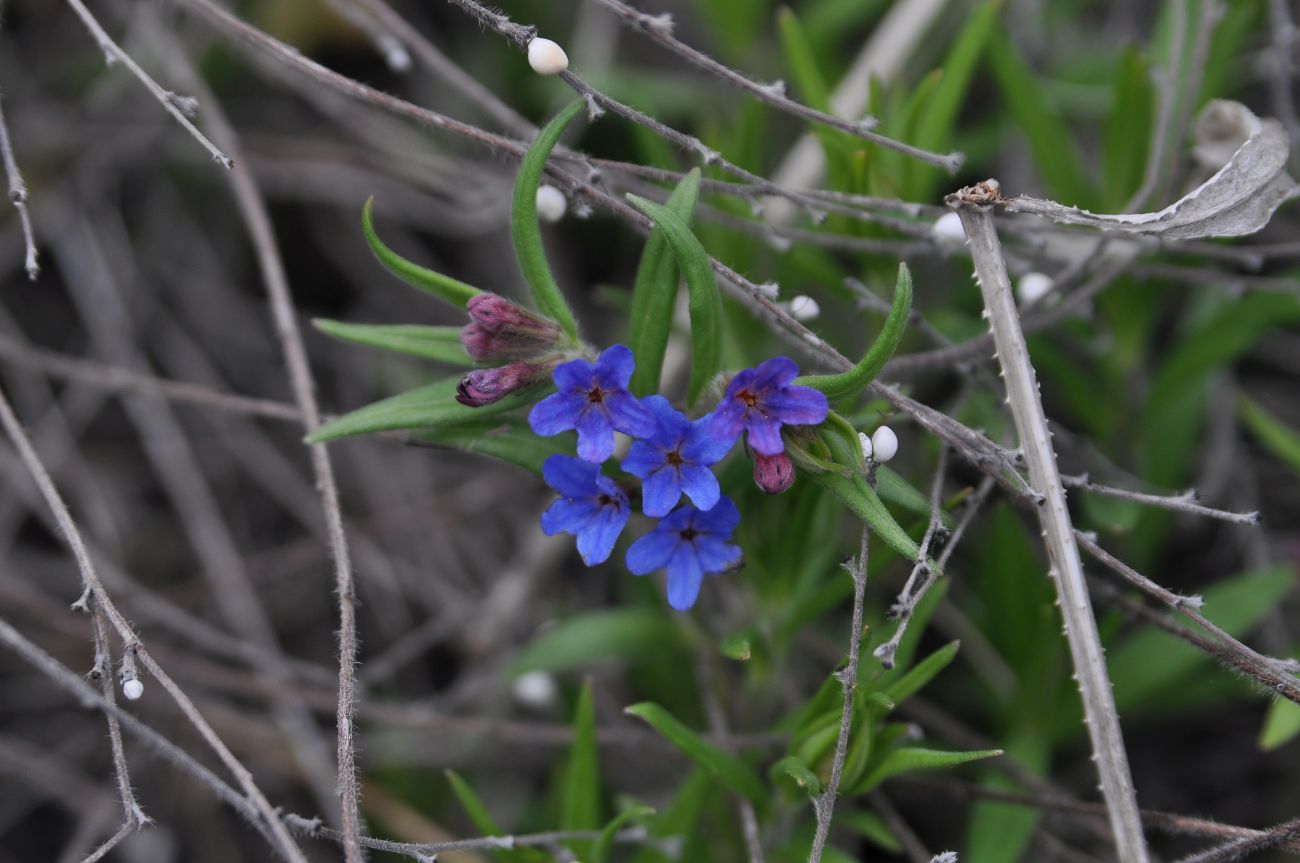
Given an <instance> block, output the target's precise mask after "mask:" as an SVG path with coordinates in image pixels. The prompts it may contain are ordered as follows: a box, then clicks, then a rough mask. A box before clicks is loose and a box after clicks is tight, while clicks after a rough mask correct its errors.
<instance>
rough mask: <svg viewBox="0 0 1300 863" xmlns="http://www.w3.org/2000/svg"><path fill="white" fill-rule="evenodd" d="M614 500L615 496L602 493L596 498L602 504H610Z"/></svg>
mask: <svg viewBox="0 0 1300 863" xmlns="http://www.w3.org/2000/svg"><path fill="white" fill-rule="evenodd" d="M613 502H614V498H612V497H610V496H609V495H607V494H601V495H599V496H597V498H596V503H598V504H600V505H601V506H609V505H610V504H612V503H613Z"/></svg>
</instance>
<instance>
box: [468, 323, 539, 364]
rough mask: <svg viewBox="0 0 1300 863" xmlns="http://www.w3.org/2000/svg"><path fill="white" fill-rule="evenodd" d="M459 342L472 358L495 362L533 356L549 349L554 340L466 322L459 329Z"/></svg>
mask: <svg viewBox="0 0 1300 863" xmlns="http://www.w3.org/2000/svg"><path fill="white" fill-rule="evenodd" d="M460 344H461V347H463V348H464V349H465V353H467V354H469V355H470V357H472V358H473V359H476V360H478V361H480V362H495V361H499V360H522V359H527V358H529V357H535V356H537V355H538V354H541V353H544V352H546V351H547V350H549V349H550V348H551V347H552V346H553V345H554V344H555V342H554V340H550V341H547V340H543V339H539V338H534V337H533V336H531V335H529V334H527V333H520V332H516V331H511V330H500V331H498V332H489V331H488V330H486V329H484V328H483V325H482V324H468V325H466V326H465V328H464V329H462V330H461V331H460Z"/></svg>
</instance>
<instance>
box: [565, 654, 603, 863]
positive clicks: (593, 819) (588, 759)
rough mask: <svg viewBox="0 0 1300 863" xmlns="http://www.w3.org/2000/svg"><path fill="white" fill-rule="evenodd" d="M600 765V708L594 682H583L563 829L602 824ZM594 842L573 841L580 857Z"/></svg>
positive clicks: (568, 771)
mask: <svg viewBox="0 0 1300 863" xmlns="http://www.w3.org/2000/svg"><path fill="white" fill-rule="evenodd" d="M600 825H601V820H600V768H599V765H598V763H597V761H596V711H595V707H594V704H593V702H592V698H591V681H590V680H588V681H586V682H585V683H584V684H583V685H582V693H581V694H580V695H579V696H578V710H577V714H576V716H575V717H574V721H573V747H572V748H571V749H570V750H569V761H568V763H567V764H566V765H565V770H564V787H563V796H562V798H561V806H560V828H561V829H563V830H595V829H596V828H598V827H600ZM591 845H592V843H591V842H574V843H571V844H570V846H569V847H570V848H571V849H572V851H573V853H574V854H577V855H578V857H579V858H583V857H587V856H590V854H591Z"/></svg>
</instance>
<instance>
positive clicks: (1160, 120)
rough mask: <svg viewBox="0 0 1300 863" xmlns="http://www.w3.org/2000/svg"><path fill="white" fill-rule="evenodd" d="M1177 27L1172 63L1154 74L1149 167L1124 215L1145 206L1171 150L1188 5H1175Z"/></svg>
mask: <svg viewBox="0 0 1300 863" xmlns="http://www.w3.org/2000/svg"><path fill="white" fill-rule="evenodd" d="M1173 16H1174V17H1173V28H1172V30H1171V32H1170V37H1169V61H1168V63H1167V64H1166V65H1165V68H1163V69H1157V70H1154V72H1153V77H1154V78H1155V89H1156V118H1155V129H1154V133H1153V134H1152V135H1151V146H1150V148H1149V149H1148V150H1147V161H1146V167H1145V169H1144V170H1143V173H1142V183H1141V185H1139V186H1138V189H1137V191H1136V192H1134V193H1133V197H1132V198H1130V199H1129V201H1128V203H1127V204H1125V205H1124V212H1126V213H1132V212H1136V211H1137V210H1138V209H1140V208H1141V207H1142V206H1143V205H1145V204H1146V203H1147V201H1148V199H1150V197H1151V193H1152V192H1154V191H1155V189H1156V184H1157V183H1158V182H1160V175H1161V172H1162V171H1163V170H1164V164H1165V152H1166V151H1167V150H1168V149H1169V138H1170V135H1171V132H1172V125H1173V118H1174V109H1175V107H1176V104H1177V102H1178V91H1177V85H1178V76H1179V74H1180V73H1181V72H1182V67H1183V54H1184V49H1185V48H1186V47H1187V46H1186V42H1187V4H1186V3H1182V2H1176V3H1174V4H1173Z"/></svg>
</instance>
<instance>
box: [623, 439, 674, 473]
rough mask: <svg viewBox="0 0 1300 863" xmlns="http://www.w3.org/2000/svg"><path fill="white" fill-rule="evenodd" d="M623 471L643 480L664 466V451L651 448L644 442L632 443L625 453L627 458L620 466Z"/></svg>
mask: <svg viewBox="0 0 1300 863" xmlns="http://www.w3.org/2000/svg"><path fill="white" fill-rule="evenodd" d="M621 466H622V468H623V470H625V471H627V472H628V473H630V474H632V476H639V477H641V478H642V479H645V478H646V477H648V476H649V475H650V474H652V473H654V472H655V471H657V470H659V468H661V467H663V466H664V451H663V450H661V449H657V448H655V447H653V446H651V445H650V444H649V443H647V442H646V441H640V440H639V441H633V443H632V448H631V449H629V450H628V451H627V458H625V459H623V464H622V465H621Z"/></svg>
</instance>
